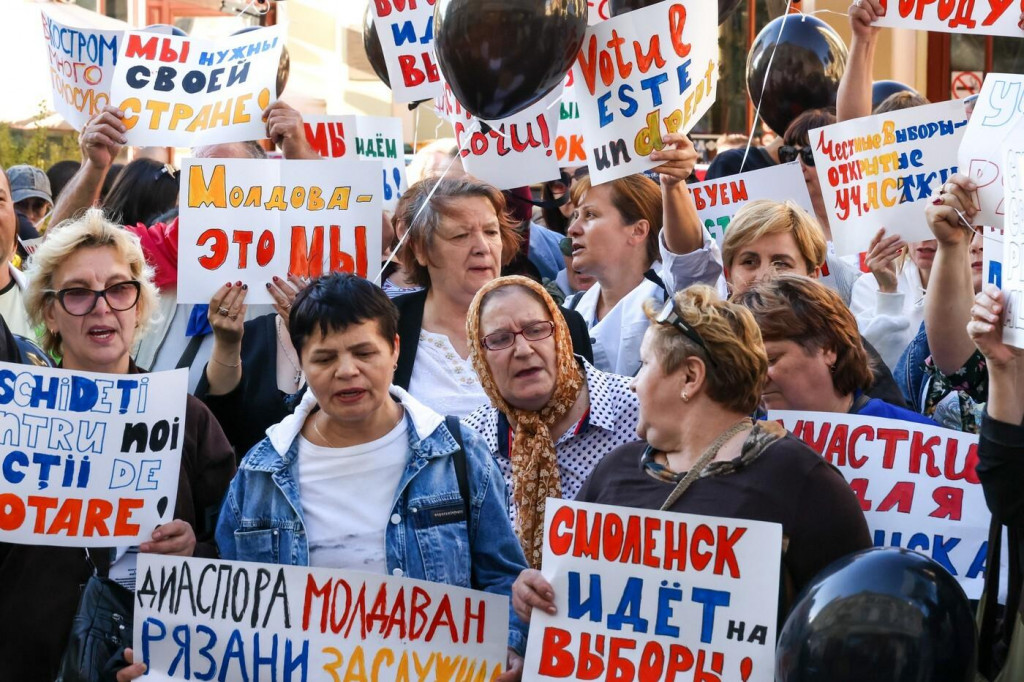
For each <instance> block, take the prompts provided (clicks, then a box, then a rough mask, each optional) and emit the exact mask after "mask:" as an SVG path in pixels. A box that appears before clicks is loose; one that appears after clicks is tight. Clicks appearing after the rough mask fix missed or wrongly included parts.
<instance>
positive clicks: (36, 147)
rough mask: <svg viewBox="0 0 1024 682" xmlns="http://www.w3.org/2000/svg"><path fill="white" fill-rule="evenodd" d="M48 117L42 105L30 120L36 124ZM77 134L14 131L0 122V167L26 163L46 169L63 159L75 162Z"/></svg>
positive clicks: (63, 131) (54, 131)
mask: <svg viewBox="0 0 1024 682" xmlns="http://www.w3.org/2000/svg"><path fill="white" fill-rule="evenodd" d="M47 116H48V112H47V111H46V104H45V102H40V104H39V111H38V113H37V114H36V115H35V116H34V117H33V121H34V122H36V123H38V122H40V121H42V120H43V119H45V118H46V117H47ZM80 155H81V153H80V152H79V150H78V135H77V133H75V132H74V131H65V130H54V129H52V128H41V127H36V128H31V129H24V130H23V129H15V128H13V127H12V126H11V125H10V124H9V123H0V166H3V167H4V168H8V167H10V166H16V165H18V164H21V163H26V164H29V165H31V166H36V167H37V168H42V169H44V170H45V169H47V168H49V167H50V166H52V165H53V164H55V163H56V162H58V161H63V160H64V159H78V158H79V156H80Z"/></svg>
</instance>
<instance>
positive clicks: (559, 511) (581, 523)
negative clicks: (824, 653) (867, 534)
mask: <svg viewBox="0 0 1024 682" xmlns="http://www.w3.org/2000/svg"><path fill="white" fill-rule="evenodd" d="M544 536H545V544H544V557H543V562H542V566H543V573H544V576H545V577H546V578H547V579H548V581H549V582H550V583H551V587H552V590H553V591H554V595H555V598H554V601H555V607H556V609H557V611H556V613H555V614H554V615H551V614H548V613H545V612H543V611H541V610H539V609H538V610H534V611H533V614H532V616H531V619H530V637H529V640H528V642H527V648H526V664H525V667H524V671H523V679H524V680H556V679H558V680H561V679H609V680H610V679H615V680H619V681H620V682H632V681H633V680H673V679H675V680H708V681H710V680H743V681H744V682H771V681H772V680H773V679H774V673H775V670H774V664H775V635H776V631H775V630H776V622H777V619H778V594H779V571H780V564H781V556H782V553H781V547H782V527H781V526H779V525H778V524H773V523H764V522H761V521H745V520H737V519H726V518H716V517H709V516H696V515H693V514H678V513H674V512H661V511H648V510H640V509H628V508H624V507H611V506H608V505H602V504H589V503H582V502H572V501H568V500H557V499H553V498H549V499H548V501H547V505H546V511H545V516H544ZM605 671H607V675H605Z"/></svg>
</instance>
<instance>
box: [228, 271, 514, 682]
mask: <svg viewBox="0 0 1024 682" xmlns="http://www.w3.org/2000/svg"><path fill="white" fill-rule="evenodd" d="M397 324H398V311H397V310H396V309H395V306H394V304H392V303H391V301H390V300H389V299H388V297H387V296H386V295H385V294H384V292H383V291H381V290H380V289H379V288H377V287H376V286H374V285H373V284H370V283H369V282H367V281H366V280H364V279H361V278H358V277H354V276H351V275H347V274H333V275H329V276H327V277H324V278H322V279H320V280H318V281H316V282H314V283H313V284H312V285H310V286H309V287H308V288H306V289H305V290H303V291H302V292H301V293H300V294H299V295H298V296H297V297H296V299H295V302H294V304H293V308H292V311H291V315H290V319H289V323H288V327H289V333H290V335H291V339H292V343H293V344H294V345H295V349H296V351H298V354H299V358H300V360H301V362H302V369H303V371H304V372H305V373H306V377H307V380H308V383H309V391H308V392H307V394H306V395H305V397H304V398H303V399H302V401H301V403H300V404H299V406H298V407H297V408H296V410H295V412H294V414H292V415H290V416H288V417H286V418H285V419H284V420H283V421H282V422H281V423H279V424H277V425H275V426H273V427H271V428H270V429H269V430H268V431H267V437H266V438H265V439H263V440H262V441H261V442H260V443H258V444H257V445H256V446H255V447H253V449H252V450H250V451H249V453H248V454H247V455H246V457H245V459H244V460H242V463H241V465H240V467H239V470H238V474H237V475H236V477H235V479H234V480H233V481H232V483H231V488H230V490H229V491H228V494H227V497H226V498H225V501H224V506H223V509H222V510H221V517H220V520H219V522H218V524H217V535H216V537H217V544H218V546H219V548H220V552H221V556H223V557H224V558H226V559H239V560H243V561H259V562H264V563H281V564H288V565H293V566H322V567H331V568H347V569H354V570H361V571H369V572H374V573H386V574H388V575H394V576H405V577H408V578H418V579H420V580H430V581H433V582H439V583H446V584H449V585H457V586H460V587H471V588H474V589H479V590H484V591H487V592H492V593H494V594H503V595H509V594H510V592H511V587H512V583H513V581H514V580H515V579H516V577H517V576H518V574H519V572H520V571H521V570H523V569H525V568H526V560H525V557H524V556H523V552H522V549H520V546H519V541H518V540H517V539H516V536H515V534H514V533H513V531H512V527H511V525H510V524H509V520H508V510H507V509H506V503H505V500H506V495H505V483H504V481H503V479H502V476H501V472H500V471H499V470H498V468H497V466H496V464H495V463H494V460H493V459H491V457H490V456H489V454H488V450H487V446H486V444H485V443H484V441H483V438H482V437H481V436H480V435H479V434H477V433H476V432H475V431H472V430H470V429H467V428H465V427H464V428H463V430H462V434H461V437H462V441H463V447H462V450H463V452H464V453H465V463H466V472H467V473H466V474H465V476H464V479H463V480H464V481H465V488H466V489H467V490H466V492H467V497H468V499H464V497H463V495H462V493H461V492H460V488H461V487H462V486H460V481H459V476H458V475H457V474H456V458H455V457H454V456H453V455H454V454H455V453H456V452H457V451H458V450H459V445H458V444H457V441H456V438H455V437H453V435H452V433H451V432H450V431H449V430H448V428H447V425H446V422H445V419H444V418H443V417H442V416H441V415H439V414H437V413H436V412H434V411H433V410H431V409H429V408H427V407H425V406H424V405H422V404H421V403H419V402H417V401H416V400H415V399H414V398H412V397H411V396H410V395H409V394H408V393H406V392H405V391H403V390H402V389H401V388H398V387H396V386H393V385H391V381H392V377H393V375H394V366H395V363H396V361H397V358H398V340H397V333H396V329H397ZM467 511H468V514H469V519H468V521H469V522H468V523H467V519H466V515H467ZM525 644H526V625H525V624H524V623H522V622H521V621H520V620H519V619H518V618H517V617H516V616H515V614H514V613H513V612H512V611H511V610H510V612H509V667H510V670H509V671H508V672H506V673H505V674H504V675H503V676H502V677H501V678H499V679H501V680H505V681H511V680H516V679H518V678H519V676H520V675H521V671H522V658H521V656H522V653H523V651H524V649H525Z"/></svg>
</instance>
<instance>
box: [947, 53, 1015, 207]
mask: <svg viewBox="0 0 1024 682" xmlns="http://www.w3.org/2000/svg"><path fill="white" fill-rule="evenodd" d="M1022 118H1024V76H1018V75H1016V74H1009V73H990V74H988V75H987V76H985V83H984V85H982V87H981V93H980V94H979V95H978V100H977V102H975V104H974V112H973V113H972V114H971V120H970V122H968V124H967V130H966V131H965V132H964V139H963V142H962V143H961V144H960V152H959V154H958V155H957V159H958V161H959V165H960V168H962V169H963V171H962V172H963V173H964V175H967V176H968V177H970V179H971V180H973V181H974V182H975V183H976V184H977V185H978V190H977V191H976V192H975V193H974V200H975V202H976V203H977V204H978V207H979V208H980V209H981V210H980V211H978V214H977V216H975V218H974V222H975V224H976V225H993V226H995V227H1003V220H1004V217H1005V214H1006V209H1005V206H1004V205H1003V172H1002V166H1003V151H1004V150H1005V148H1006V141H1007V139H1008V136H1009V134H1010V131H1011V130H1013V128H1014V126H1015V125H1017V123H1018V121H1020V120H1021V119H1022Z"/></svg>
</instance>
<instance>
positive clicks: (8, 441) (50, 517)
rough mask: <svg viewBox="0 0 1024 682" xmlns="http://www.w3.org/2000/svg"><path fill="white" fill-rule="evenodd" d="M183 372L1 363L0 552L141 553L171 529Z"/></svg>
mask: <svg viewBox="0 0 1024 682" xmlns="http://www.w3.org/2000/svg"><path fill="white" fill-rule="evenodd" d="M187 394H188V372H187V371H186V370H174V371H171V372H153V373H151V374H130V375H120V374H96V373H91V372H78V371H71V370H65V369H53V368H49V367H35V366H30V365H13V364H9V363H0V542H14V543H18V544H26V545H57V546H61V547H114V546H125V545H137V544H139V543H140V542H143V541H145V540H149V539H150V535H151V534H152V532H153V530H154V529H155V528H156V527H157V526H159V525H161V524H164V523H167V522H169V521H171V520H173V519H174V504H175V498H176V496H177V491H178V471H179V467H180V463H181V448H182V445H183V443H184V441H185V401H186V395H187Z"/></svg>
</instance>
